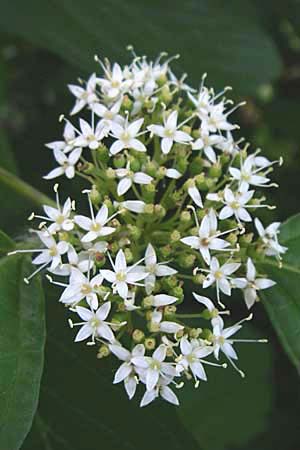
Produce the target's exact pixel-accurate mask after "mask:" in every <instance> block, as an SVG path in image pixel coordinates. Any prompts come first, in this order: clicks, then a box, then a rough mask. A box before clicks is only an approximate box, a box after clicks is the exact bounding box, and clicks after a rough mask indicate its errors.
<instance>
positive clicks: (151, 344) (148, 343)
mask: <svg viewBox="0 0 300 450" xmlns="http://www.w3.org/2000/svg"><path fill="white" fill-rule="evenodd" d="M144 346H145V348H146V349H147V350H154V349H155V346H156V341H155V339H154V338H146V339H145V341H144Z"/></svg>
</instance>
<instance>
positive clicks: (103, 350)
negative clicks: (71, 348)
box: [97, 344, 110, 359]
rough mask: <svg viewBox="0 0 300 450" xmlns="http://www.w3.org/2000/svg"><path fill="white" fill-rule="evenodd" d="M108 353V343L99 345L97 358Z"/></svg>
mask: <svg viewBox="0 0 300 450" xmlns="http://www.w3.org/2000/svg"><path fill="white" fill-rule="evenodd" d="M109 354H110V350H109V348H108V345H105V344H103V345H101V346H100V347H99V350H98V353H97V358H98V359H102V358H106V357H107V356H109Z"/></svg>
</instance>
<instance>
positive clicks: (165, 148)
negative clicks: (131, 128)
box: [148, 111, 192, 155]
mask: <svg viewBox="0 0 300 450" xmlns="http://www.w3.org/2000/svg"><path fill="white" fill-rule="evenodd" d="M177 117H178V112H177V111H172V112H171V114H170V115H169V116H168V118H167V119H165V118H164V125H163V126H162V125H149V126H148V130H150V132H151V133H152V134H155V135H157V136H160V137H161V138H162V141H161V149H162V152H163V153H164V154H165V155H166V154H168V153H169V152H170V150H171V148H172V146H173V144H174V142H178V143H180V144H188V143H189V142H191V141H192V137H191V136H190V135H189V134H187V133H185V132H184V131H179V130H178V128H179V127H180V126H181V125H177Z"/></svg>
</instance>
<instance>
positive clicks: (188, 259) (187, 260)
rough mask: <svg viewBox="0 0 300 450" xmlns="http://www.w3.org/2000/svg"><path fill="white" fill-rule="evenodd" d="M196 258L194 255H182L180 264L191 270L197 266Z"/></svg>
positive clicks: (179, 259) (179, 258) (179, 260)
mask: <svg viewBox="0 0 300 450" xmlns="http://www.w3.org/2000/svg"><path fill="white" fill-rule="evenodd" d="M195 260H196V256H195V255H193V254H184V253H183V254H181V255H179V257H178V264H179V265H180V267H183V268H184V269H189V268H190V267H193V265H194V264H195Z"/></svg>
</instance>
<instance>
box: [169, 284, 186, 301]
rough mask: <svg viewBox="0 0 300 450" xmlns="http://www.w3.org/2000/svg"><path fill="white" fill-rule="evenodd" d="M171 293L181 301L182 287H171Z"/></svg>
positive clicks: (182, 295)
mask: <svg viewBox="0 0 300 450" xmlns="http://www.w3.org/2000/svg"><path fill="white" fill-rule="evenodd" d="M171 295H174V297H177V298H178V301H180V302H181V301H182V300H183V297H184V293H183V289H182V287H180V286H176V287H174V288H173V289H171Z"/></svg>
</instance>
